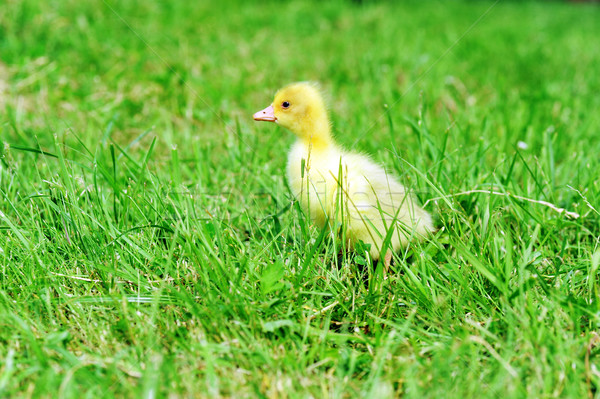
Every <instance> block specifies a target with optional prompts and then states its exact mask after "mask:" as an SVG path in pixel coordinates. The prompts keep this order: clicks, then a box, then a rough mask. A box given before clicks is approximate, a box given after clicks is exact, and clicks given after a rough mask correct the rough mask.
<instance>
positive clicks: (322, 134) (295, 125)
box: [254, 82, 330, 141]
mask: <svg viewBox="0 0 600 399" xmlns="http://www.w3.org/2000/svg"><path fill="white" fill-rule="evenodd" d="M254 120H257V121H268V122H275V123H277V124H279V125H281V126H283V127H285V128H286V129H289V130H291V131H292V132H293V133H294V134H296V135H297V136H298V137H300V138H302V139H307V140H309V141H319V140H329V131H330V127H329V119H328V117H327V108H326V107H325V102H324V101H323V96H322V95H321V91H320V90H319V87H318V86H317V85H316V84H314V83H308V82H300V83H292V84H290V85H288V86H285V87H284V88H282V89H281V90H279V91H278V92H277V94H275V99H274V100H273V103H272V104H271V105H270V106H268V107H267V108H265V109H263V110H262V111H258V112H257V113H255V114H254Z"/></svg>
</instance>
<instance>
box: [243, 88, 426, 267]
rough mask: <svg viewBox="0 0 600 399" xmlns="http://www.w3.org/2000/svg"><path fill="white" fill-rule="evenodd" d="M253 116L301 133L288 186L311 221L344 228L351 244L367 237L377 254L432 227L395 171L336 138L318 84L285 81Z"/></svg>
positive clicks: (396, 247) (375, 256)
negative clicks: (389, 169) (392, 173)
mask: <svg viewBox="0 0 600 399" xmlns="http://www.w3.org/2000/svg"><path fill="white" fill-rule="evenodd" d="M254 119H256V120H267V121H273V122H277V123H278V124H280V125H282V126H284V127H286V128H288V129H289V130H291V131H292V132H294V133H295V134H296V135H297V136H298V140H297V141H296V143H295V144H294V145H293V146H292V148H291V150H290V152H289V155H288V164H287V177H288V180H289V184H290V187H291V189H292V191H293V193H294V195H295V196H296V198H297V199H298V200H299V201H300V204H301V205H302V209H303V210H304V211H305V212H306V213H307V215H308V216H309V217H310V219H311V220H312V221H313V223H315V224H316V225H317V226H319V227H321V228H324V227H326V226H327V227H329V228H333V229H339V228H342V229H343V234H342V237H344V238H345V239H346V240H347V243H348V244H349V246H350V247H355V245H356V244H357V243H358V242H360V241H363V242H364V243H365V244H370V246H371V247H370V251H369V252H370V255H371V257H372V258H373V259H379V258H380V256H381V255H386V258H387V257H388V255H389V254H388V253H386V254H383V253H382V252H383V250H384V242H389V245H388V248H389V249H391V250H393V251H397V250H399V249H400V248H402V247H404V246H406V245H407V244H408V242H409V241H411V240H413V239H414V240H419V239H422V238H423V237H426V236H427V235H428V234H429V233H430V232H432V231H433V224H432V221H431V216H430V215H429V214H428V213H427V212H426V211H425V210H423V209H422V208H420V207H419V206H418V205H417V204H416V202H415V200H414V198H413V196H412V195H410V194H408V193H407V192H406V189H405V188H404V186H402V184H400V183H399V182H398V181H397V179H396V178H395V177H394V176H393V175H390V174H389V173H387V172H386V171H385V170H384V169H383V168H382V167H381V166H379V165H377V164H376V163H374V162H373V161H371V159H369V157H367V156H365V155H362V154H357V153H352V152H348V151H346V150H344V149H342V148H341V147H339V146H338V145H337V144H336V143H335V142H334V140H333V138H332V136H331V128H330V123H329V118H328V117H327V111H326V108H325V105H324V103H323V100H322V97H321V94H320V92H319V90H318V89H317V88H316V87H315V86H314V85H312V84H310V83H294V84H291V85H289V86H286V87H285V88H283V89H281V90H280V91H279V92H278V93H277V94H276V96H275V100H274V101H273V104H272V105H271V106H270V107H268V108H266V109H265V110H263V111H260V112H257V113H256V114H255V115H254ZM390 235H391V236H390ZM388 240H389V241H388ZM387 261H388V262H389V259H387Z"/></svg>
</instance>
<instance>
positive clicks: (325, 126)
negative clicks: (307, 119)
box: [298, 117, 333, 150]
mask: <svg viewBox="0 0 600 399" xmlns="http://www.w3.org/2000/svg"><path fill="white" fill-rule="evenodd" d="M298 136H299V138H300V140H301V141H302V143H303V144H304V145H305V146H306V147H308V148H312V149H315V150H324V149H327V148H328V147H330V146H331V145H332V144H333V139H332V137H331V126H330V124H329V120H328V119H327V117H323V118H318V119H315V120H313V121H312V123H311V124H310V125H309V126H306V129H304V132H303V134H300V135H298Z"/></svg>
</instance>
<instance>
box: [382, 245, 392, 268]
mask: <svg viewBox="0 0 600 399" xmlns="http://www.w3.org/2000/svg"><path fill="white" fill-rule="evenodd" d="M391 263H392V251H391V250H389V249H388V250H387V252H386V253H385V256H384V257H383V268H384V269H383V271H384V273H385V274H387V271H388V269H389V268H390V264H391Z"/></svg>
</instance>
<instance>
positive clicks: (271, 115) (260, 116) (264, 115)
mask: <svg viewBox="0 0 600 399" xmlns="http://www.w3.org/2000/svg"><path fill="white" fill-rule="evenodd" d="M254 120H255V121H266V122H275V121H277V118H276V117H275V112H274V110H273V105H269V106H268V107H267V108H265V109H263V110H262V111H258V112H257V113H255V114H254Z"/></svg>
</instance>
